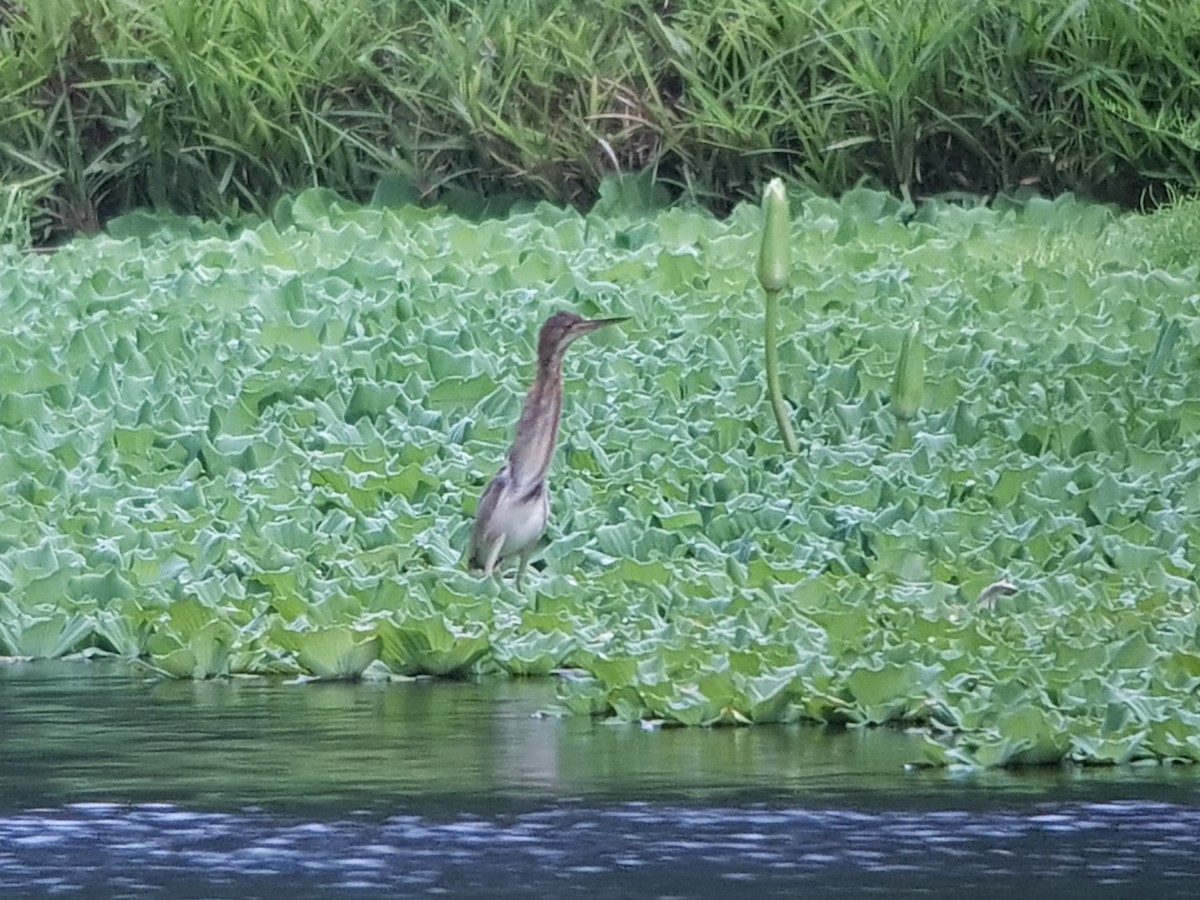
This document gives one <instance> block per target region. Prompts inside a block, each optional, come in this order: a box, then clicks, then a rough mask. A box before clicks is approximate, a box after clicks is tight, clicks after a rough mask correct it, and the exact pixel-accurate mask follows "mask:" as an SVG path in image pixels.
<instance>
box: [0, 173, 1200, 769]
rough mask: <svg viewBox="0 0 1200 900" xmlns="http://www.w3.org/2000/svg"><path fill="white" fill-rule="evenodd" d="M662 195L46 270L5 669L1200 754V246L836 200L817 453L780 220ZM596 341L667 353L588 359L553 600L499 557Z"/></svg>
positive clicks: (549, 558) (1144, 226) (1071, 222)
mask: <svg viewBox="0 0 1200 900" xmlns="http://www.w3.org/2000/svg"><path fill="white" fill-rule="evenodd" d="M633 187H635V186H632V185H630V184H617V183H612V184H610V185H609V186H608V187H606V189H605V193H606V199H605V200H604V201H603V202H602V204H601V205H600V208H598V209H597V210H595V211H594V212H593V213H592V214H590V215H589V216H587V217H583V216H581V215H579V214H578V213H576V212H573V211H564V210H561V209H557V208H554V207H551V206H547V205H541V206H538V207H536V208H533V209H530V210H528V211H525V212H521V213H518V214H514V215H512V216H510V217H507V218H504V219H494V220H487V221H482V222H472V221H469V220H466V219H463V218H460V217H457V216H454V215H448V214H445V213H442V212H438V211H430V210H422V209H420V208H418V207H416V206H406V207H403V208H399V209H395V210H389V209H380V208H357V207H353V206H349V205H345V204H342V203H340V202H337V201H335V200H334V199H333V198H332V197H331V196H330V195H327V194H325V193H323V192H319V191H310V192H306V193H303V194H301V195H299V196H298V197H296V198H295V199H294V200H287V201H284V202H282V203H281V204H279V206H278V207H277V208H276V209H275V211H274V214H273V216H272V218H271V219H269V220H266V221H263V222H261V223H259V224H254V225H252V226H247V227H229V226H218V225H211V224H201V223H198V222H197V221H195V220H183V219H172V218H156V217H151V216H147V215H144V214H137V215H133V216H129V217H125V218H122V219H119V220H116V221H114V223H113V225H112V229H111V234H109V235H105V236H100V237H95V238H92V239H87V240H80V241H76V242H74V243H72V244H70V245H68V246H66V247H65V248H64V249H62V250H60V251H59V252H57V253H55V254H53V255H42V254H34V255H18V254H17V253H16V252H15V251H11V250H10V251H8V252H6V253H5V258H4V260H3V265H0V297H2V298H3V301H2V302H0V473H2V477H0V484H3V489H2V490H0V588H2V589H3V592H2V593H0V654H3V653H8V654H19V655H28V656H34V657H53V656H60V655H63V654H67V653H70V652H73V651H78V650H80V649H81V648H87V647H92V648H98V649H101V650H105V651H108V652H113V653H117V654H120V655H123V656H126V657H130V658H141V659H144V660H146V661H148V662H149V664H151V665H153V666H154V667H156V668H158V669H160V670H162V671H164V672H167V673H170V674H172V675H176V676H181V677H195V678H203V677H208V676H212V675H220V674H225V673H237V672H282V673H308V674H313V675H318V676H325V677H348V676H349V677H352V676H355V675H358V674H359V673H362V672H364V671H370V672H375V673H381V672H382V671H383V669H382V668H381V666H383V667H386V669H387V670H390V671H391V672H393V673H397V674H419V673H428V674H437V675H453V674H463V673H468V672H479V671H499V670H505V671H508V672H511V673H514V674H538V673H547V672H550V671H551V670H552V669H556V668H559V667H570V668H573V669H575V670H577V671H578V672H579V673H580V674H579V675H578V676H577V677H574V678H571V679H568V680H565V681H564V682H563V685H564V687H563V703H564V705H565V707H566V708H568V709H571V710H575V711H579V712H587V713H606V712H608V713H615V714H616V715H618V716H621V717H625V718H629V719H650V720H653V719H661V720H666V721H669V722H677V723H685V724H707V723H720V722H748V721H753V722H771V721H780V720H795V719H811V720H815V721H824V722H862V723H900V722H913V723H920V724H926V725H928V726H930V728H931V734H932V735H934V736H935V737H931V740H930V745H929V746H930V753H931V759H932V760H934V761H937V762H946V761H949V760H953V759H970V760H974V761H977V762H982V763H1004V762H1014V761H1015V762H1046V761H1053V760H1058V759H1060V758H1063V757H1069V758H1072V759H1078V760H1087V761H1124V760H1130V759H1137V758H1143V757H1152V758H1185V759H1195V758H1197V757H1200V700H1198V696H1197V687H1198V686H1200V646H1198V640H1200V605H1198V604H1197V599H1198V598H1197V588H1196V583H1195V572H1196V565H1197V561H1198V557H1200V544H1198V542H1197V522H1198V521H1200V518H1198V515H1197V514H1198V513H1200V462H1198V460H1200V365H1198V363H1200V310H1198V308H1197V306H1198V301H1197V296H1198V294H1197V290H1196V277H1197V270H1196V268H1195V266H1194V265H1191V264H1190V262H1189V263H1188V267H1186V268H1185V267H1184V266H1183V265H1182V264H1181V263H1180V262H1179V259H1180V256H1181V254H1183V253H1184V252H1187V251H1189V248H1190V246H1193V245H1191V244H1188V243H1187V242H1188V241H1190V238H1189V237H1188V236H1189V235H1190V234H1193V233H1194V231H1195V225H1194V224H1191V225H1190V226H1189V225H1188V223H1195V221H1196V214H1195V208H1194V207H1192V206H1181V207H1179V208H1177V209H1175V210H1171V211H1169V212H1165V213H1161V214H1158V215H1156V216H1154V217H1150V218H1141V217H1117V216H1114V215H1113V214H1112V213H1111V212H1109V211H1108V210H1106V209H1105V208H1103V207H1099V206H1088V205H1082V204H1079V203H1077V202H1074V201H1072V200H1071V199H1070V198H1065V199H1062V200H1059V201H1054V202H1049V201H1043V200H1036V199H1035V200H1031V201H1030V202H1028V204H1027V205H1024V206H1018V207H1006V208H994V209H990V208H982V207H981V208H958V207H954V206H947V205H938V204H933V205H926V206H923V207H922V208H921V209H920V210H919V211H915V212H914V210H913V209H912V208H911V207H908V206H905V205H901V204H899V203H898V202H897V201H895V200H893V199H891V198H889V197H887V196H886V195H883V194H878V193H872V192H866V191H855V192H851V193H850V194H849V195H848V196H847V197H846V198H845V199H844V201H842V202H841V203H835V202H832V201H829V200H819V199H807V200H805V201H804V202H802V203H797V204H794V205H793V210H794V224H793V236H794V244H793V248H792V258H793V269H794V272H795V275H794V282H795V290H794V292H793V293H791V294H790V295H788V296H785V297H783V298H782V301H781V308H780V333H781V335H783V338H782V341H781V347H780V368H781V379H782V382H783V385H784V389H785V391H786V393H787V394H788V395H789V396H790V398H791V401H792V403H793V404H794V415H795V424H796V430H797V433H798V434H799V436H800V438H801V443H802V447H801V452H800V453H799V454H798V455H795V456H792V455H789V454H786V453H785V452H784V450H783V447H782V445H781V443H780V442H779V438H778V429H777V427H776V425H775V423H774V421H773V419H772V417H771V414H770V412H769V410H768V409H767V408H766V404H765V401H764V389H763V382H764V377H763V371H762V365H761V358H762V340H761V337H762V335H761V322H762V297H761V293H760V291H759V290H758V288H757V280H756V277H755V274H754V273H755V264H754V260H755V255H756V252H757V249H758V240H759V232H760V229H761V224H762V222H761V218H762V216H761V212H760V210H759V209H757V208H756V207H754V206H743V207H739V208H737V209H736V210H735V211H734V212H733V214H732V215H731V216H730V217H729V218H728V220H727V221H724V222H722V221H719V220H717V219H715V218H712V217H710V216H709V215H707V214H703V213H700V212H688V211H682V210H670V211H660V212H653V211H645V210H644V207H643V208H642V209H643V210H644V211H642V212H638V206H637V204H636V203H634V202H633V201H634V200H636V195H637V192H636V190H633ZM1189 228H1190V230H1189ZM1180 236H1182V238H1183V239H1184V241H1185V243H1184V244H1178V243H1175V241H1176V240H1177V239H1178V238H1179V237H1180ZM563 307H569V308H572V309H576V310H578V311H580V312H582V313H584V314H593V315H595V314H625V315H630V316H632V317H633V320H632V321H631V322H630V323H627V324H626V325H623V326H621V327H622V329H624V333H621V331H620V330H616V329H614V330H612V331H611V333H610V332H608V331H606V332H599V333H597V334H596V335H593V336H592V337H591V338H589V339H588V340H587V341H585V342H581V343H580V344H579V345H577V346H576V347H575V348H573V349H572V351H571V353H570V355H569V357H568V361H567V392H568V396H567V401H566V405H565V421H564V428H563V435H562V443H561V446H560V451H559V455H558V459H557V463H556V466H555V469H554V471H553V474H552V485H553V495H554V500H553V510H554V513H553V515H554V519H553V524H552V526H551V528H552V533H553V535H554V538H555V539H554V540H553V542H552V544H551V545H550V547H549V548H548V549H547V551H546V552H545V555H544V563H543V566H542V569H541V571H535V572H531V573H530V578H529V582H530V584H529V585H527V590H526V591H525V592H524V593H518V592H516V591H515V590H514V589H513V586H512V582H511V579H509V580H508V581H506V582H504V583H496V582H493V581H483V580H479V579H477V578H474V577H472V576H470V575H468V574H467V573H466V572H465V571H463V570H462V569H461V567H460V566H459V557H460V553H461V550H462V547H463V546H464V544H465V541H466V534H467V531H468V529H469V525H470V516H471V514H472V512H473V510H474V506H475V503H476V498H477V497H478V495H479V493H480V491H481V489H482V487H483V485H484V484H485V482H486V480H487V479H488V478H489V477H490V476H491V475H492V474H493V473H494V471H495V470H496V468H497V467H498V465H499V463H500V461H501V460H502V458H503V454H504V451H505V449H506V447H507V442H508V440H509V438H510V435H511V428H512V425H513V423H514V421H515V418H516V414H517V411H518V409H519V404H520V401H521V397H522V394H523V391H524V389H525V387H526V385H527V381H528V378H529V377H530V368H531V366H530V363H531V357H532V352H533V346H532V342H533V340H534V337H535V335H536V329H537V326H538V325H539V324H540V321H541V320H542V319H543V318H544V317H545V316H546V315H547V314H548V313H550V312H551V311H553V310H555V309H558V308H563ZM914 321H919V322H922V323H923V327H924V330H923V338H922V340H923V343H924V345H925V348H926V349H925V372H926V389H925V391H924V401H923V403H922V405H921V408H920V409H918V410H917V411H916V414H915V416H914V417H913V418H912V420H911V422H910V423H908V424H909V426H910V427H911V446H910V447H909V449H904V450H896V449H893V444H894V440H893V439H894V437H895V427H896V423H895V419H894V416H893V415H892V413H891V411H890V409H889V406H888V393H889V391H890V390H891V384H892V379H893V372H894V368H895V362H896V359H897V356H898V354H899V349H900V346H901V343H902V341H903V340H904V339H905V336H906V335H908V334H909V333H910V331H909V328H910V325H911V324H912V323H913V322H914ZM1004 578H1007V579H1009V580H1011V582H1012V583H1013V584H1014V585H1015V587H1016V589H1017V590H1016V593H1015V594H1012V595H1008V596H999V597H998V598H997V599H995V601H994V602H993V603H991V604H983V605H981V604H980V603H979V602H978V598H979V597H980V595H981V594H982V593H983V592H985V591H986V589H987V588H988V586H989V585H992V584H994V583H996V582H997V581H1000V580H1002V579H1004Z"/></svg>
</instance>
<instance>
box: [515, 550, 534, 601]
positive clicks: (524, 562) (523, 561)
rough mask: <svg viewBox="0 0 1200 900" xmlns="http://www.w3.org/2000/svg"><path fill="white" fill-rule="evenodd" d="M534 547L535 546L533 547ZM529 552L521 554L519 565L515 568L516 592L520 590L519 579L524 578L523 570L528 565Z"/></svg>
mask: <svg viewBox="0 0 1200 900" xmlns="http://www.w3.org/2000/svg"><path fill="white" fill-rule="evenodd" d="M534 546H536V545H534ZM531 552H532V551H530V550H526V551H524V552H522V553H521V563H520V565H519V566H517V590H518V591H519V590H520V589H521V579H522V578H523V577H524V576H525V568H526V567H527V566H528V565H529V557H530V555H531Z"/></svg>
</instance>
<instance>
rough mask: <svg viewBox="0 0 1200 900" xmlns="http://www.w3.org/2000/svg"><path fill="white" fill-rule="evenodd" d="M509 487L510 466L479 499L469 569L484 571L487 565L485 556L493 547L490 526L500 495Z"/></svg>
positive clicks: (489, 484)
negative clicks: (490, 538) (489, 534)
mask: <svg viewBox="0 0 1200 900" xmlns="http://www.w3.org/2000/svg"><path fill="white" fill-rule="evenodd" d="M506 487H508V466H507V465H506V466H505V467H504V468H503V469H501V470H500V474H499V475H497V476H496V477H495V478H493V479H492V480H491V481H490V482H488V486H487V487H486V488H484V490H483V496H482V497H480V498H479V508H478V509H477V510H476V511H475V527H474V528H472V529H471V543H470V544H469V545H468V548H467V568H468V569H482V568H483V567H484V566H485V565H486V564H487V559H486V558H485V554H486V553H487V551H488V548H489V546H490V545H491V543H492V542H491V540H489V538H488V533H487V531H488V524H489V523H490V522H491V521H492V515H493V514H494V513H495V511H496V504H497V503H498V502H499V500H500V495H501V494H503V493H504V489H505V488H506Z"/></svg>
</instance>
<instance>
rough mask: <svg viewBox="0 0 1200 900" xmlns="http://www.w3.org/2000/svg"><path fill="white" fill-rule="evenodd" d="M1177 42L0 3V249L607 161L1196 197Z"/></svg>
mask: <svg viewBox="0 0 1200 900" xmlns="http://www.w3.org/2000/svg"><path fill="white" fill-rule="evenodd" d="M1197 47H1200V17H1197V16H1196V15H1195V8H1194V4H1192V3H1190V2H1187V0H1142V2H1138V3H1129V2H1127V0H1089V2H1078V0H1015V2H1014V0H979V2H972V3H962V2H957V0H923V2H911V0H871V2H865V0H837V2H830V0H789V2H784V3H765V2H762V0H718V2H712V0H670V2H651V0H591V2H587V3H582V4H564V3H560V2H558V0H490V2H480V3H476V2H464V0H458V2H450V3H432V2H423V0H388V2H383V0H207V2H178V0H172V2H163V0H157V2H147V0H55V2H32V0H27V2H24V3H14V2H0V187H2V188H3V189H2V190H0V237H4V236H5V235H9V236H12V237H15V238H16V239H18V240H21V241H30V240H32V241H35V242H40V241H43V240H45V239H47V237H48V236H51V235H53V234H54V233H56V232H58V233H61V232H64V231H65V232H67V233H70V232H73V231H75V230H78V229H89V228H92V229H94V228H95V227H96V226H97V224H98V223H100V222H102V221H104V220H105V219H107V218H108V217H110V216H111V215H113V214H115V213H119V212H122V211H126V210H128V209H130V208H132V207H135V206H139V205H144V204H147V203H150V204H155V205H157V206H158V207H159V208H162V209H167V208H170V209H174V210H176V211H180V212H197V213H201V214H205V215H218V216H219V215H227V214H230V213H233V212H238V211H242V212H244V211H251V212H256V213H263V212H265V211H266V210H267V209H269V207H270V205H271V204H272V203H273V202H274V200H275V199H276V198H278V197H279V196H280V194H281V192H288V191H293V190H296V189H300V188H304V187H310V186H323V187H327V188H330V189H333V190H336V191H338V192H339V193H341V194H343V195H345V196H349V197H355V198H357V199H359V200H363V201H365V200H367V199H368V198H369V197H370V196H371V191H372V190H373V188H374V186H375V184H376V183H377V181H378V180H379V177H380V175H381V174H383V173H388V174H393V175H394V174H402V175H404V176H405V177H406V178H407V179H408V182H409V190H410V192H411V193H412V195H413V196H414V197H417V196H419V197H425V198H429V197H432V198H435V199H439V200H441V201H452V200H454V199H455V198H456V197H460V196H477V195H480V194H487V195H492V196H496V195H503V194H505V192H509V191H516V192H519V193H521V194H524V195H535V196H540V197H544V198H548V199H552V200H555V201H559V202H571V203H576V204H578V205H581V206H583V207H586V206H587V205H588V204H589V203H590V202H591V201H592V200H593V199H594V198H595V197H596V195H597V188H598V185H599V183H600V181H601V179H602V177H603V176H604V175H605V174H607V173H611V172H614V171H620V172H625V173H629V172H637V171H649V172H653V173H654V174H655V176H656V177H657V178H658V180H659V182H660V183H661V184H662V185H663V186H664V189H668V190H672V191H675V192H677V193H681V194H684V195H687V196H688V197H690V198H692V199H695V200H699V201H701V202H704V203H706V204H709V205H710V206H711V207H712V208H714V209H716V210H718V211H721V212H723V211H726V210H728V209H729V208H730V206H731V205H732V203H733V202H735V201H736V200H738V199H739V198H741V197H744V196H746V195H747V194H748V193H756V192H757V190H758V187H757V186H758V185H760V184H762V183H763V182H765V181H766V179H767V177H768V176H769V175H772V174H781V175H783V176H784V177H786V178H788V179H790V180H793V181H801V182H804V183H807V184H809V185H810V186H812V187H814V188H816V189H817V190H818V192H820V193H825V194H829V195H834V196H836V195H838V194H840V193H841V192H843V191H845V190H847V189H849V188H851V187H854V186H855V185H858V184H860V183H862V181H863V180H864V179H866V180H867V182H868V183H871V184H875V185H880V186H883V187H885V188H889V189H892V190H894V191H897V192H899V193H901V194H903V193H905V192H907V193H908V194H909V195H911V196H916V195H930V194H935V193H941V192H947V191H961V190H966V191H970V192H976V193H981V192H990V191H994V190H996V189H1012V188H1015V187H1016V186H1017V185H1018V184H1036V185H1037V186H1038V187H1039V189H1041V190H1043V191H1045V192H1048V193H1051V194H1053V193H1057V192H1059V191H1061V190H1063V189H1064V188H1065V189H1073V190H1076V191H1082V192H1086V193H1089V194H1092V195H1094V196H1097V197H1100V198H1102V199H1113V200H1117V201H1119V202H1122V203H1127V204H1136V203H1138V202H1140V201H1142V200H1144V199H1147V198H1148V199H1150V200H1151V201H1152V202H1157V201H1160V200H1162V199H1163V197H1164V196H1165V193H1166V191H1165V188H1166V187H1167V186H1172V185H1174V186H1178V187H1181V188H1183V189H1184V190H1185V191H1192V190H1194V189H1195V188H1196V187H1197V184H1198V183H1200V168H1198V166H1197V159H1198V158H1200V157H1198V155H1197V140H1198V139H1197V133H1196V121H1197V118H1198V116H1200V63H1198V62H1197V59H1198V54H1197ZM501 199H502V198H501Z"/></svg>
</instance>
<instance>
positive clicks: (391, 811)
mask: <svg viewBox="0 0 1200 900" xmlns="http://www.w3.org/2000/svg"><path fill="white" fill-rule="evenodd" d="M553 692H554V687H553V684H552V683H551V682H548V681H500V680H496V681H485V682H482V683H466V682H422V681H418V682H409V683H401V684H386V685H380V684H361V685H342V684H304V685H300V684H286V683H282V682H280V681H268V680H241V679H235V680H232V681H222V682H206V683H191V682H165V681H159V680H157V679H153V678H145V677H141V676H139V675H138V674H137V673H130V672H129V670H127V669H125V668H123V667H120V666H115V665H111V664H105V665H97V664H84V663H53V664H17V665H8V666H0V897H4V898H7V897H44V896H74V897H130V898H140V897H171V898H252V897H262V898H275V897H285V898H288V900H302V898H307V897H343V896H350V897H354V896H362V897H375V896H395V897H408V896H412V897H418V896H421V897H423V896H429V897H467V896H470V897H557V896H587V897H628V896H638V897H662V898H682V897H714V898H715V897H728V896H732V895H735V894H736V895H742V896H750V897H776V896H778V897H783V896H803V897H858V896H871V895H880V896H888V897H891V896H922V897H940V896H947V897H950V896H954V897H957V896H971V897H973V898H978V897H1009V896H1013V895H1016V894H1018V893H1019V894H1020V895H1022V896H1023V897H1041V896H1046V897H1049V896H1053V897H1056V898H1074V897H1079V898H1084V897H1086V898H1088V900H1094V898H1101V897H1135V896H1155V897H1193V896H1200V774H1198V773H1196V772H1194V771H1192V770H1191V769H1188V768H1184V769H1173V768H1162V767H1152V768H1124V769H1110V770H1078V769H1071V768H1064V769H1057V768H1056V769H1053V770H1051V771H1029V772H1021V773H985V774H976V775H970V776H964V775H961V774H955V773H947V772H942V771H917V772H912V771H908V770H906V768H905V763H907V762H910V761H913V760H917V759H919V758H920V744H921V738H920V737H919V736H918V735H912V734H906V733H901V732H895V731H889V730H882V729H880V730H873V731H859V730H850V731H845V732H841V733H833V734H830V733H827V732H825V731H823V730H821V729H818V728H813V727H801V726H797V727H762V728H748V729H720V730H703V729H687V730H685V729H671V730H663V731H647V730H643V729H641V728H639V727H637V726H629V725H610V724H605V723H603V722H595V721H589V720H586V719H580V718H566V719H560V718H555V717H547V716H540V715H538V713H539V712H540V711H542V710H545V709H548V708H550V707H551V706H552V705H553Z"/></svg>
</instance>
